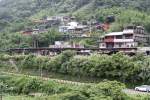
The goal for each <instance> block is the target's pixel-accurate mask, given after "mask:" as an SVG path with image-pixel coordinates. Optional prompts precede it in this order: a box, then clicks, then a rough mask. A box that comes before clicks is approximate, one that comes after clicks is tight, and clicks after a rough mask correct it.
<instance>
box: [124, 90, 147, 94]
mask: <svg viewBox="0 0 150 100" xmlns="http://www.w3.org/2000/svg"><path fill="white" fill-rule="evenodd" d="M123 92H124V93H126V94H132V95H147V94H148V95H150V93H148V92H140V91H135V90H134V89H124V90H123Z"/></svg>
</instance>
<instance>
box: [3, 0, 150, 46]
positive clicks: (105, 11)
mask: <svg viewBox="0 0 150 100" xmlns="http://www.w3.org/2000/svg"><path fill="white" fill-rule="evenodd" d="M149 6H150V0H1V1H0V32H1V33H0V35H1V36H0V37H1V38H2V39H0V42H1V44H0V47H3V46H4V44H8V45H11V46H14V45H12V44H10V42H11V43H14V44H16V43H18V41H20V40H24V39H22V38H21V39H20V37H21V36H18V34H17V36H18V37H17V36H16V34H15V35H13V36H12V34H11V33H16V32H19V31H21V30H23V29H25V28H28V27H30V26H32V22H31V20H33V19H40V18H43V17H45V16H53V15H73V16H75V17H76V18H77V19H78V20H90V19H91V18H93V17H94V18H95V19H99V18H101V17H106V16H108V15H113V16H115V17H116V21H115V22H114V23H112V25H111V28H110V30H109V31H120V30H121V29H122V28H123V27H125V26H126V25H130V24H136V25H143V26H144V27H145V28H146V30H147V31H148V32H150V15H149V14H150V13H149V12H150V8H149ZM12 37H13V38H12ZM16 37H17V38H18V39H20V40H17V38H16ZM6 40H7V41H6ZM43 40H45V39H43ZM27 41H29V40H27Z"/></svg>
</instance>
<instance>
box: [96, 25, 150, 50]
mask: <svg viewBox="0 0 150 100" xmlns="http://www.w3.org/2000/svg"><path fill="white" fill-rule="evenodd" d="M148 39H149V36H148V35H147V34H146V32H145V31H144V28H143V27H142V26H127V27H126V28H125V29H124V30H123V31H122V32H112V33H109V34H106V35H105V36H104V37H102V38H101V40H100V45H99V47H100V48H105V49H116V48H136V47H144V46H147V45H148Z"/></svg>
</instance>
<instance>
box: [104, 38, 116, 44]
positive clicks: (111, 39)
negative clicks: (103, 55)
mask: <svg viewBox="0 0 150 100" xmlns="http://www.w3.org/2000/svg"><path fill="white" fill-rule="evenodd" d="M104 42H105V43H108V42H114V39H113V38H109V39H104Z"/></svg>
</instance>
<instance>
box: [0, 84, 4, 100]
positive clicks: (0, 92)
mask: <svg viewBox="0 0 150 100" xmlns="http://www.w3.org/2000/svg"><path fill="white" fill-rule="evenodd" d="M2 85H3V84H2V83H0V100H3V86H2Z"/></svg>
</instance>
